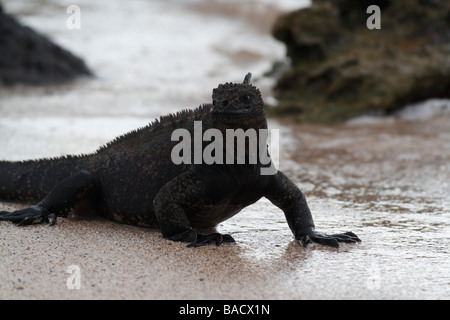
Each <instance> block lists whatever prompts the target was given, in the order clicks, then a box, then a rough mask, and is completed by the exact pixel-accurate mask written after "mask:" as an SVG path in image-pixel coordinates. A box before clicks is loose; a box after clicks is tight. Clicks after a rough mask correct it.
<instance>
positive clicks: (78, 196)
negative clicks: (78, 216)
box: [0, 170, 99, 226]
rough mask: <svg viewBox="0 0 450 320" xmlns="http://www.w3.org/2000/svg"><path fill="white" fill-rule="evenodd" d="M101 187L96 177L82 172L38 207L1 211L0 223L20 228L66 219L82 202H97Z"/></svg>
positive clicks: (58, 188) (67, 181)
mask: <svg viewBox="0 0 450 320" xmlns="http://www.w3.org/2000/svg"><path fill="white" fill-rule="evenodd" d="M98 190H99V186H98V184H97V182H96V181H95V179H94V176H93V175H92V174H91V173H90V172H88V171H85V170H82V171H80V172H78V173H76V174H74V175H72V176H70V177H68V178H66V179H64V180H63V181H61V182H60V183H58V184H57V185H56V186H55V187H54V188H53V189H52V190H51V191H50V192H49V194H48V195H47V196H46V197H45V198H44V199H43V200H42V201H41V202H39V203H38V204H37V205H35V206H32V207H29V208H25V209H21V210H17V211H13V212H8V211H1V212H0V221H9V222H13V223H16V224H17V225H19V226H23V225H30V224H36V223H44V222H50V224H51V225H54V224H55V222H56V217H57V216H59V217H65V216H67V214H68V213H69V211H70V210H71V209H72V208H73V207H74V206H75V205H76V204H77V203H79V202H80V201H84V200H90V201H92V202H95V201H96V200H97V199H96V196H97V195H98Z"/></svg>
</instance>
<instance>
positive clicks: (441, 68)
mask: <svg viewBox="0 0 450 320" xmlns="http://www.w3.org/2000/svg"><path fill="white" fill-rule="evenodd" d="M351 3H353V4H354V3H355V2H351ZM366 4H367V5H369V2H367V3H366V1H361V2H360V3H359V4H358V5H357V6H356V7H354V9H353V10H351V9H350V8H352V7H351V4H350V1H344V0H341V1H325V0H320V1H314V2H313V4H312V6H311V7H309V8H305V9H301V10H298V11H295V12H292V13H289V14H287V15H284V16H281V17H280V18H279V19H278V21H277V22H276V24H275V26H274V30H273V34H274V36H275V37H276V38H277V39H279V40H281V41H283V42H285V43H286V46H287V54H288V56H289V57H290V58H291V60H292V67H291V68H290V70H288V71H287V72H285V73H284V74H283V75H282V76H281V77H280V79H279V80H278V82H277V84H276V86H275V94H276V98H277V99H278V101H279V105H278V106H277V107H276V108H272V110H271V114H286V113H289V114H294V115H295V117H297V119H298V120H302V121H309V122H322V123H329V122H337V121H344V120H346V119H349V118H351V117H354V116H357V115H361V114H366V113H390V112H392V111H393V110H396V109H398V108H400V107H402V106H404V105H405V104H407V103H412V102H417V101H421V100H425V99H427V98H435V97H446V98H450V58H449V57H450V2H449V1H438V0H435V1H426V2H425V1H420V0H406V1H395V2H394V1H392V2H390V1H378V5H379V7H380V8H381V29H373V30H370V29H368V28H367V26H366V19H367V18H368V17H369V16H370V14H367V13H366V8H367V7H366ZM370 4H377V1H370Z"/></svg>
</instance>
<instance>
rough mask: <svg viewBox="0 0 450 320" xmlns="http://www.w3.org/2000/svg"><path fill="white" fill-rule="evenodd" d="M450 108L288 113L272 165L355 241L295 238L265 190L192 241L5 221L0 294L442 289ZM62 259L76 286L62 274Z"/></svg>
mask: <svg viewBox="0 0 450 320" xmlns="http://www.w3.org/2000/svg"><path fill="white" fill-rule="evenodd" d="M449 120H450V118H449V117H440V118H434V119H431V120H428V121H427V122H407V121H399V120H392V119H391V121H389V119H385V120H384V121H382V122H374V123H371V124H347V125H339V126H334V127H325V126H316V125H294V124H290V128H291V129H289V131H290V133H291V134H292V136H293V137H292V140H291V142H292V143H295V145H296V147H295V148H292V145H291V147H290V149H291V150H290V151H288V152H289V154H291V160H286V161H282V162H281V164H280V165H281V167H282V168H283V167H285V168H284V171H285V172H286V173H287V174H288V175H289V176H291V177H292V179H293V180H294V181H295V182H296V183H298V185H299V187H300V188H302V189H303V190H304V192H305V193H306V196H307V199H308V201H309V204H310V206H311V209H312V211H313V215H314V218H315V223H316V227H317V229H318V230H321V231H324V232H331V233H334V232H341V231H348V230H352V231H353V232H355V233H357V234H358V235H359V236H360V238H361V239H362V241H363V242H362V243H361V244H358V245H346V244H344V245H341V247H340V248H339V249H332V248H326V247H323V246H320V245H312V246H309V247H307V248H304V247H302V246H300V245H299V244H298V243H297V242H295V241H294V240H293V238H292V235H291V233H290V231H289V229H288V226H287V224H286V222H285V220H284V216H283V213H282V212H281V211H280V210H279V209H278V208H276V207H274V206H273V205H272V204H270V202H268V201H267V200H264V199H263V200H261V201H259V202H257V203H256V204H254V205H253V206H251V207H248V208H247V209H245V210H244V211H243V212H241V213H239V214H238V215H236V216H235V217H233V218H231V219H230V220H228V221H226V222H224V223H223V224H221V225H220V227H219V231H221V232H229V233H231V234H232V235H233V237H234V238H235V240H236V243H235V244H230V245H223V246H221V247H215V246H207V247H201V248H196V249H191V248H187V247H186V245H185V244H182V243H174V242H171V241H167V240H164V239H163V238H162V237H161V235H160V233H159V232H158V231H157V230H149V229H143V228H136V227H131V226H125V225H121V224H118V223H114V222H110V221H106V220H101V219H93V220H77V219H63V218H61V219H58V223H57V224H56V225H55V226H53V227H50V226H45V225H36V226H30V227H24V228H20V227H16V226H14V225H12V224H8V223H1V224H0V243H1V248H2V250H1V263H0V268H1V269H0V271H1V272H0V289H1V290H0V292H1V294H0V296H1V298H3V299H5V298H14V299H17V298H18V299H24V298H44V299H66V298H74V299H424V298H425V299H448V298H449V293H450V291H449V289H450V275H449V270H450V268H449V267H450V264H449V259H448V253H449V252H448V235H449V231H450V230H449V226H450V224H449V214H450V213H449V211H448V208H449V204H450V199H449V195H448V183H449V181H450V151H449V150H450V135H449V134H448V132H450V126H449V123H450V121H449ZM20 207H22V206H19V205H12V204H6V203H2V204H1V205H0V210H12V209H16V208H20ZM71 265H76V266H79V268H80V279H81V289H79V290H76V289H74V290H70V289H68V287H67V284H66V281H67V279H68V278H69V277H70V275H71V274H70V273H67V268H68V267H69V266H71Z"/></svg>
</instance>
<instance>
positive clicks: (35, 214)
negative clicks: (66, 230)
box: [0, 206, 56, 226]
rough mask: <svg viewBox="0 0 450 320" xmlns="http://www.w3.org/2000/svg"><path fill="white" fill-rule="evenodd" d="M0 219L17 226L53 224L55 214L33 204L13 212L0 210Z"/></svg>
mask: <svg viewBox="0 0 450 320" xmlns="http://www.w3.org/2000/svg"><path fill="white" fill-rule="evenodd" d="M0 221H9V222H12V223H15V224H17V225H18V226H25V225H30V224H39V223H50V225H51V226H53V225H54V224H55V223H56V215H55V214H54V213H51V212H49V211H48V210H47V209H45V208H44V207H41V206H33V207H29V208H25V209H22V210H16V211H13V212H9V211H0Z"/></svg>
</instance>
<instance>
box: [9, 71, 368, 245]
mask: <svg viewBox="0 0 450 320" xmlns="http://www.w3.org/2000/svg"><path fill="white" fill-rule="evenodd" d="M250 77H251V74H248V75H247V76H246V77H245V80H244V83H242V84H231V83H226V84H224V85H219V87H218V88H216V89H214V90H213V96H212V97H213V104H207V105H203V106H200V107H199V108H197V109H195V110H189V111H182V112H179V113H177V114H175V115H169V116H165V117H161V119H160V120H159V121H155V122H153V123H151V124H149V125H148V126H146V127H144V128H141V129H138V130H136V131H133V132H130V133H128V134H126V135H124V136H122V137H119V138H117V139H116V140H114V141H112V142H110V143H109V144H107V145H106V146H104V147H102V148H100V149H99V150H97V152H95V153H93V154H90V155H84V156H70V157H63V158H57V159H47V160H38V161H26V162H0V199H4V200H15V201H22V202H35V203H36V202H38V204H37V205H35V206H32V207H29V208H26V209H23V210H17V211H14V212H6V211H2V212H0V220H4V221H10V222H13V223H17V224H19V225H27V224H33V223H43V222H50V223H51V224H54V223H55V221H56V217H57V216H61V217H65V216H67V214H68V213H69V212H70V211H71V210H72V209H76V208H77V207H79V205H80V204H84V207H83V208H84V210H86V204H89V205H90V208H91V209H92V210H93V211H95V212H96V213H98V214H100V215H101V216H104V217H106V218H109V219H112V220H115V221H118V222H121V223H126V224H131V225H138V226H144V227H159V228H160V229H161V232H162V234H163V236H164V237H165V238H167V239H171V240H174V241H184V242H189V243H191V244H190V246H199V245H204V244H208V243H216V244H217V245H220V244H221V243H222V242H234V240H233V238H232V237H231V236H230V235H221V234H219V233H212V234H209V235H203V234H198V233H197V232H196V231H195V230H196V229H201V228H214V227H215V226H217V224H219V223H220V222H222V221H224V220H226V219H228V218H230V217H232V216H233V215H235V214H236V213H238V212H239V211H240V210H242V209H243V208H244V207H246V206H248V205H251V204H252V203H254V202H256V201H257V200H259V199H260V198H261V197H266V198H268V199H269V200H270V201H271V202H272V203H274V204H275V205H276V206H278V207H279V208H281V209H282V210H283V211H284V214H285V216H286V219H287V222H288V224H289V227H290V229H291V230H292V232H293V234H294V237H295V239H296V240H298V241H299V242H300V243H301V244H303V245H306V244H308V243H312V242H317V243H320V244H324V245H329V246H332V247H338V246H339V244H338V242H349V243H354V242H359V241H360V240H359V239H358V237H357V236H356V235H355V234H353V233H351V232H348V233H344V234H336V235H325V234H322V233H318V232H316V231H315V230H314V223H313V219H312V216H311V212H310V210H309V208H308V205H307V203H306V199H305V197H304V195H303V193H302V192H301V191H300V190H299V189H298V187H297V186H296V185H295V184H294V183H293V182H292V181H291V180H289V179H288V178H287V177H286V176H285V175H284V174H283V173H282V172H281V171H276V173H275V174H272V175H261V168H262V167H267V166H268V165H267V164H266V165H263V164H262V163H260V161H259V158H258V162H257V164H248V162H246V164H227V163H225V164H209V165H208V164H206V163H204V162H203V163H202V164H179V165H176V164H174V163H173V162H172V160H171V151H172V148H173V147H174V146H175V145H177V144H179V143H180V142H179V141H171V136H172V132H173V130H175V129H177V128H185V129H187V130H188V131H189V132H190V133H191V137H194V134H193V129H194V121H202V122H201V123H202V129H203V131H205V130H207V129H209V128H216V129H219V130H220V131H221V132H222V133H223V136H224V137H225V130H226V129H237V128H242V129H243V130H247V129H249V128H253V129H256V130H257V131H258V129H267V122H266V116H265V113H264V104H263V101H262V98H261V95H260V92H259V90H258V89H257V88H256V87H254V86H253V85H251V84H250ZM193 140H194V139H192V143H194V141H193ZM208 143H209V142H208ZM206 144H207V143H205V144H204V145H206ZM224 145H225V143H224ZM192 150H194V149H192ZM246 151H248V148H247V149H246ZM224 154H225V152H224ZM247 155H248V154H247ZM269 165H270V164H269Z"/></svg>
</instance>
